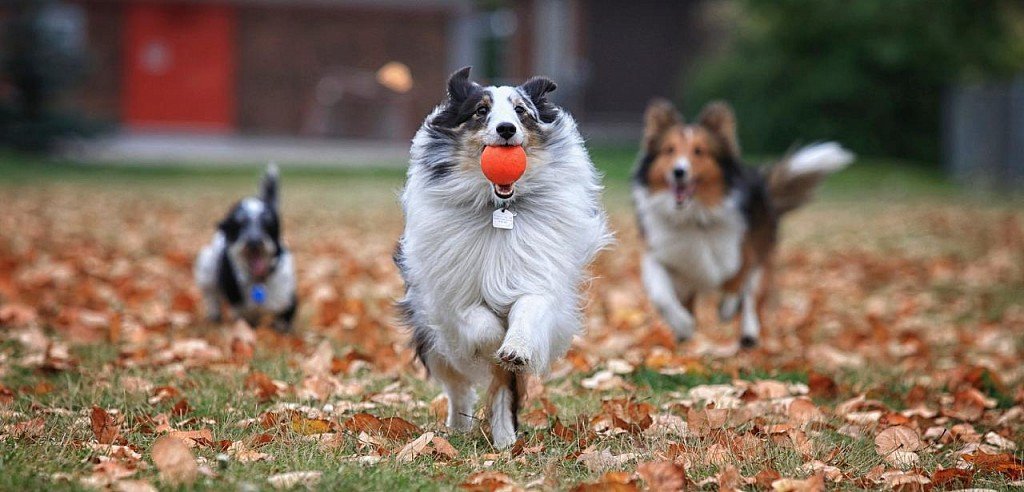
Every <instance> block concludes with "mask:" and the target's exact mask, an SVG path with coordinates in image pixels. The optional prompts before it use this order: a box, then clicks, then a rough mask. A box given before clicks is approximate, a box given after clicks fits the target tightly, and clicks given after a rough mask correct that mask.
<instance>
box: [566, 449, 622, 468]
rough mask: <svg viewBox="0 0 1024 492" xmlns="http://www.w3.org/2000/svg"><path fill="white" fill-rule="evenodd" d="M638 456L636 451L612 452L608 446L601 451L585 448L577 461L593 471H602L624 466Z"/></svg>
mask: <svg viewBox="0 0 1024 492" xmlns="http://www.w3.org/2000/svg"><path fill="white" fill-rule="evenodd" d="M636 457H637V455H636V453H624V454H612V452H611V451H610V450H609V449H608V448H605V449H602V450H600V451H594V450H584V451H583V452H582V453H580V454H579V456H577V457H576V462H577V463H582V464H583V466H586V467H587V469H588V470H590V471H592V472H600V471H604V470H607V469H609V468H616V467H619V466H622V465H624V464H626V463H628V462H630V461H632V460H634V459H636Z"/></svg>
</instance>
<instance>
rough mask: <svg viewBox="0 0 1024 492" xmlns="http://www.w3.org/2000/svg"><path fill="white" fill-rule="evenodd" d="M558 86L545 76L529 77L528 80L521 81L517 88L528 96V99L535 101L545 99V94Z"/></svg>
mask: <svg viewBox="0 0 1024 492" xmlns="http://www.w3.org/2000/svg"><path fill="white" fill-rule="evenodd" d="M557 88H558V85H556V84H555V83H554V82H553V81H552V80H551V79H549V78H547V77H531V78H530V80H527V81H526V82H523V85H521V86H519V90H521V91H523V93H524V94H526V95H527V96H530V100H531V101H533V102H534V104H536V103H537V101H546V100H547V97H546V96H547V94H548V93H549V92H554V90H555V89H557Z"/></svg>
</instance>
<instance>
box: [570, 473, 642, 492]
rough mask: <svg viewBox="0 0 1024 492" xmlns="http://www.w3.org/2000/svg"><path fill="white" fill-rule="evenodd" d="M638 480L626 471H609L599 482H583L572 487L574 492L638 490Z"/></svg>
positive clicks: (633, 491) (631, 491)
mask: <svg viewBox="0 0 1024 492" xmlns="http://www.w3.org/2000/svg"><path fill="white" fill-rule="evenodd" d="M638 490H640V489H639V488H638V487H637V484H636V480H633V479H632V478H631V477H630V476H629V474H628V473H626V472H608V473H605V474H604V475H602V476H601V479H600V480H598V481H597V482H588V483H581V484H579V485H576V486H575V487H573V488H572V492H636V491H638Z"/></svg>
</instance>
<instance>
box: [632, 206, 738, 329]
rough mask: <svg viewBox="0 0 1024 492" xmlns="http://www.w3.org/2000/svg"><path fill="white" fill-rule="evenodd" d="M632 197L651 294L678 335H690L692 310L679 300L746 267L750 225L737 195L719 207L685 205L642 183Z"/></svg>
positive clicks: (644, 275) (712, 287)
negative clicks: (743, 248) (644, 242)
mask: <svg viewBox="0 0 1024 492" xmlns="http://www.w3.org/2000/svg"><path fill="white" fill-rule="evenodd" d="M633 199H634V202H635V204H636V207H637V216H638V217H639V220H640V226H641V227H642V228H643V230H644V232H645V234H646V240H647V246H648V248H647V252H646V253H645V255H644V259H643V261H642V262H641V275H642V278H643V282H644V287H645V289H646V290H647V295H648V296H650V299H651V303H652V304H654V307H655V308H656V309H658V311H659V312H660V313H661V315H662V317H663V318H664V319H665V322H666V323H668V325H669V327H670V328H671V329H672V331H673V333H674V334H675V335H676V337H677V338H679V339H687V338H690V337H691V336H692V335H693V330H694V327H695V326H694V325H695V322H694V318H693V314H692V313H690V312H689V311H688V310H687V309H686V307H684V306H683V304H682V302H681V301H680V299H685V298H687V297H689V296H691V295H693V294H697V293H703V292H707V291H712V290H715V289H717V288H718V287H719V286H720V285H721V284H722V283H723V282H725V281H726V280H727V279H729V278H731V277H733V276H735V275H736V272H738V271H739V269H740V266H741V265H742V261H743V258H742V252H741V251H740V247H741V244H742V242H743V235H744V233H746V230H747V225H746V220H745V219H744V217H743V213H742V212H741V211H740V209H739V206H738V205H737V198H736V197H735V196H732V197H729V198H727V199H726V200H725V201H724V202H723V203H722V204H721V205H719V206H717V207H714V208H708V207H705V206H704V205H702V204H701V203H700V202H699V201H697V200H688V201H687V202H686V203H684V204H683V206H682V207H681V208H680V207H678V206H677V205H676V202H675V198H674V197H673V196H672V193H671V192H667V191H662V192H658V193H651V192H650V190H649V189H648V188H646V187H640V186H637V187H635V188H634V190H633ZM737 301H738V300H737ZM737 304H738V302H737ZM732 309H733V310H734V311H735V309H736V307H735V306H734V307H732Z"/></svg>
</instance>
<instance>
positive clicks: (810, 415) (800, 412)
mask: <svg viewBox="0 0 1024 492" xmlns="http://www.w3.org/2000/svg"><path fill="white" fill-rule="evenodd" d="M787 414H788V415H789V421H790V422H791V423H792V424H793V425H795V426H797V427H799V426H802V425H804V424H807V423H809V422H818V421H822V420H824V419H825V414H824V413H822V411H821V409H820V408H818V407H817V405H815V404H814V402H812V401H811V400H809V399H807V398H797V399H795V400H793V401H792V402H790V404H789V408H788V409H787Z"/></svg>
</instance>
